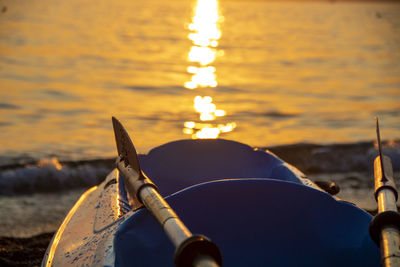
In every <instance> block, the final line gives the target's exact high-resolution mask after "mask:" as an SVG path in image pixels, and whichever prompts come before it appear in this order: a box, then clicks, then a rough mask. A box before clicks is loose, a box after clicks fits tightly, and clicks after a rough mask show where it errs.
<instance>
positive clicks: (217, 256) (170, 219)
mask: <svg viewBox="0 0 400 267" xmlns="http://www.w3.org/2000/svg"><path fill="white" fill-rule="evenodd" d="M113 125H114V132H115V138H116V141H117V148H118V154H119V156H118V158H117V161H116V165H117V168H118V169H119V170H120V172H121V173H122V175H123V176H124V178H125V179H124V181H125V185H126V188H127V191H128V194H129V195H130V196H131V197H132V198H134V199H135V200H137V201H139V202H140V203H142V204H143V205H144V206H145V207H146V208H147V209H148V210H149V211H150V212H151V214H152V215H153V216H154V217H155V219H156V220H157V221H158V223H159V224H160V225H161V227H162V228H163V230H164V232H165V233H166V234H167V236H168V237H169V239H170V240H171V241H172V243H173V244H174V246H175V248H176V250H175V255H174V261H175V265H176V266H178V267H181V266H182V267H190V266H195V267H218V266H222V257H221V253H220V251H219V249H218V247H217V246H216V245H215V244H214V243H213V242H211V241H210V240H209V239H208V238H206V237H204V236H202V235H193V234H192V233H191V232H190V231H189V229H188V228H187V227H186V226H185V225H184V224H183V222H182V221H181V220H180V219H179V217H178V216H177V215H176V213H175V212H174V211H173V209H172V208H171V207H170V206H169V205H168V203H167V202H166V201H165V200H164V199H163V198H162V196H161V195H160V194H159V193H158V191H157V187H156V186H155V185H154V184H153V182H152V181H150V179H149V178H147V177H146V176H145V175H144V173H143V172H142V171H141V168H140V165H139V160H138V158H137V153H136V150H135V148H134V146H133V144H132V141H131V140H130V138H129V136H128V134H127V132H126V131H125V129H124V128H123V126H122V125H121V123H120V122H119V121H118V120H117V119H115V118H113Z"/></svg>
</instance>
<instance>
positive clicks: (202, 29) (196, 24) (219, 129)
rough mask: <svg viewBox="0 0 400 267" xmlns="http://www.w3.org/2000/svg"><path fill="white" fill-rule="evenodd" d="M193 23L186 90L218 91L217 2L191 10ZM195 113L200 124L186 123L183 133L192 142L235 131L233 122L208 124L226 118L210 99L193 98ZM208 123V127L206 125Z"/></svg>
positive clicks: (220, 18)
mask: <svg viewBox="0 0 400 267" xmlns="http://www.w3.org/2000/svg"><path fill="white" fill-rule="evenodd" d="M194 13H195V15H194V17H193V21H192V23H191V24H190V25H189V30H190V31H191V32H190V33H189V34H188V38H189V39H190V40H191V41H192V42H193V45H192V47H191V49H190V51H189V54H188V61H189V62H190V63H191V65H190V66H189V67H188V68H187V72H188V73H190V74H192V77H191V80H190V81H188V82H186V83H185V87H186V88H187V89H191V90H193V89H197V88H199V87H200V88H201V87H203V88H204V87H213V88H215V87H217V86H218V82H217V75H216V69H215V67H214V66H212V65H211V64H212V63H213V62H214V61H215V60H216V58H217V57H218V56H223V55H224V52H223V51H222V50H218V49H217V47H218V44H219V43H218V40H219V39H220V38H221V30H220V28H219V24H220V23H221V22H223V20H224V18H223V16H221V15H220V14H219V10H218V0H198V1H197V5H196V7H195V10H194ZM193 108H194V110H195V111H196V112H197V113H199V120H200V122H194V121H187V122H185V123H184V128H183V133H184V134H188V135H191V136H192V138H218V137H219V135H220V134H221V133H227V132H231V131H233V130H234V129H235V128H236V123H235V122H229V123H225V124H217V123H211V122H212V121H215V120H217V119H218V118H219V117H224V116H226V114H227V113H226V111H225V110H222V109H217V106H216V105H215V103H213V99H212V97H210V96H204V97H202V96H196V97H195V98H194V106H193ZM205 122H208V123H205Z"/></svg>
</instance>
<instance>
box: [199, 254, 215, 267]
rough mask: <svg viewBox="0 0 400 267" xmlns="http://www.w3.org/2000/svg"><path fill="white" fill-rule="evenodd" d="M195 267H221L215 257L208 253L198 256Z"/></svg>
mask: <svg viewBox="0 0 400 267" xmlns="http://www.w3.org/2000/svg"><path fill="white" fill-rule="evenodd" d="M193 266H195V267H219V265H218V264H217V263H216V262H215V261H214V259H213V258H211V257H210V256H207V255H200V256H198V257H197V258H196V259H195V260H194V263H193Z"/></svg>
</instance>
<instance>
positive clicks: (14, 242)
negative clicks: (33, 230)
mask: <svg viewBox="0 0 400 267" xmlns="http://www.w3.org/2000/svg"><path fill="white" fill-rule="evenodd" d="M53 235H54V233H44V234H40V235H37V236H33V237H30V238H14V237H0V266H40V264H41V262H42V259H43V256H44V253H45V252H46V249H47V246H48V245H49V243H50V241H51V239H52V237H53Z"/></svg>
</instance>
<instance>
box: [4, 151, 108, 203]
mask: <svg viewBox="0 0 400 267" xmlns="http://www.w3.org/2000/svg"><path fill="white" fill-rule="evenodd" d="M109 172H110V168H108V167H106V166H101V165H100V166H99V165H98V164H90V163H83V164H79V165H77V166H73V167H71V166H68V165H64V166H63V165H62V164H61V163H60V162H59V160H58V159H57V158H55V157H53V158H43V159H41V160H39V162H38V163H37V164H34V165H33V164H31V165H25V166H20V167H17V168H12V169H5V170H2V171H1V173H0V195H14V194H27V193H28V194H29V193H34V192H55V191H64V190H70V189H72V188H79V187H89V186H93V185H97V184H98V183H100V182H101V181H102V180H103V179H104V177H105V176H106V175H107V174H108V173H109Z"/></svg>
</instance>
